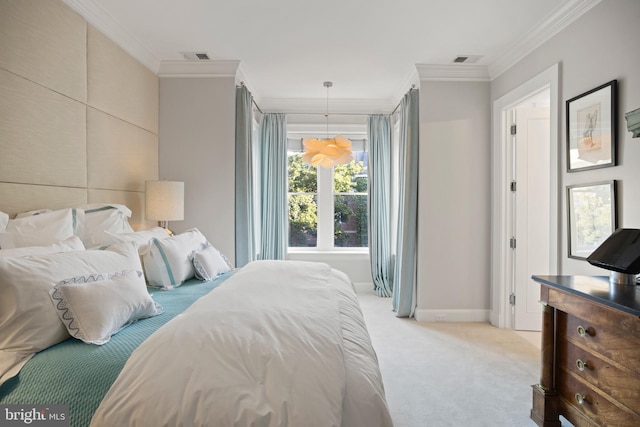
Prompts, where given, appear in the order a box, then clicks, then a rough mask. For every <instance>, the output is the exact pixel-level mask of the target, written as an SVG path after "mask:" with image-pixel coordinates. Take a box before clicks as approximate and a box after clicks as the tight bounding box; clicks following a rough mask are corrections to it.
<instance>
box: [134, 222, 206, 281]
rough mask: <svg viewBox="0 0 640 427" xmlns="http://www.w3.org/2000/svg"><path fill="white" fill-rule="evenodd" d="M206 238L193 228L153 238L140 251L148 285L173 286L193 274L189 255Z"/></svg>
mask: <svg viewBox="0 0 640 427" xmlns="http://www.w3.org/2000/svg"><path fill="white" fill-rule="evenodd" d="M206 241H207V239H206V238H205V237H204V236H203V235H202V233H200V231H199V230H198V229H197V228H192V229H190V230H187V231H185V232H184V233H181V234H177V235H175V236H173V237H171V238H170V239H157V238H153V239H151V241H150V242H149V249H148V250H147V252H145V253H144V254H143V255H142V261H143V262H144V269H145V270H144V271H145V274H147V281H148V282H149V285H150V286H154V287H158V288H164V289H173V288H175V287H176V286H180V285H181V284H182V283H184V281H185V280H188V279H190V278H192V277H193V276H194V274H195V270H194V268H193V263H192V262H191V260H190V259H189V255H190V254H191V253H192V252H193V251H198V250H200V249H201V248H202V245H204V244H205V243H206Z"/></svg>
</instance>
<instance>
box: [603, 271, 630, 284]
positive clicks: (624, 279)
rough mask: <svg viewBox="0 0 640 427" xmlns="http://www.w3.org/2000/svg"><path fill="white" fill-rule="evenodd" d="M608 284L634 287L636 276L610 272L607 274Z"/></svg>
mask: <svg viewBox="0 0 640 427" xmlns="http://www.w3.org/2000/svg"><path fill="white" fill-rule="evenodd" d="M609 282H610V283H615V284H618V285H635V284H636V275H635V274H627V273H619V272H617V271H612V272H611V273H610V274H609Z"/></svg>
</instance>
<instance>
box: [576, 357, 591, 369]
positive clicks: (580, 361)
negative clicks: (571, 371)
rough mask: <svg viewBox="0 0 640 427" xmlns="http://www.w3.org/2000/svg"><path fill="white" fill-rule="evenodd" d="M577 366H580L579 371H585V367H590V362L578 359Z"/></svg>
mask: <svg viewBox="0 0 640 427" xmlns="http://www.w3.org/2000/svg"><path fill="white" fill-rule="evenodd" d="M576 367H577V368H578V371H584V370H585V368H589V364H588V363H587V362H583V361H582V360H580V359H578V360H576Z"/></svg>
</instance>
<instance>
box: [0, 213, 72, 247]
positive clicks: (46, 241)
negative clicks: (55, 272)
mask: <svg viewBox="0 0 640 427" xmlns="http://www.w3.org/2000/svg"><path fill="white" fill-rule="evenodd" d="M78 216H79V215H78V211H77V210H76V209H60V210H57V211H51V212H46V213H42V214H39V215H31V216H25V217H22V218H16V219H11V220H9V223H8V224H7V226H6V229H5V230H4V232H0V248H2V249H11V248H22V247H25V246H41V245H50V244H51V243H55V242H59V241H61V240H64V239H66V238H68V237H71V236H73V235H75V234H76V229H77V224H78Z"/></svg>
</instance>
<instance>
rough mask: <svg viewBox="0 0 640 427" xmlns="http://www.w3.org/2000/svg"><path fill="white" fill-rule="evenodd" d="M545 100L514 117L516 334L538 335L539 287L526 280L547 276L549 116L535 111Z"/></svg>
mask: <svg viewBox="0 0 640 427" xmlns="http://www.w3.org/2000/svg"><path fill="white" fill-rule="evenodd" d="M548 99H549V91H548V90H547V91H545V92H543V93H541V94H538V95H535V96H534V98H532V99H528V100H526V101H524V102H523V103H521V104H520V105H519V106H517V107H516V108H515V113H514V115H515V124H516V129H515V135H514V137H513V138H512V140H513V150H514V155H513V156H511V159H513V161H514V162H515V164H514V165H513V166H514V167H513V168H512V171H513V177H512V179H513V182H514V184H513V187H512V188H511V190H512V203H513V209H512V212H513V221H512V224H513V232H514V238H515V240H514V244H513V246H514V248H513V250H512V255H513V259H512V266H513V270H512V271H513V283H512V295H514V296H515V298H513V299H512V302H513V303H514V313H513V315H514V328H515V329H517V330H529V331H539V330H541V326H542V306H541V304H540V303H539V300H540V286H539V285H538V284H537V283H536V282H534V281H533V280H532V279H531V276H532V275H533V274H545V273H546V272H548V271H550V265H549V253H550V246H551V242H550V235H551V233H550V226H551V225H550V224H551V218H550V200H551V194H550V193H551V191H550V189H551V185H550V180H551V177H550V176H551V173H550V168H551V165H550V159H551V155H550V150H551V143H550V128H549V126H550V111H549V107H548V106H543V107H540V106H539V105H540V104H541V103H542V104H544V103H546V102H548ZM512 133H513V132H512Z"/></svg>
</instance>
